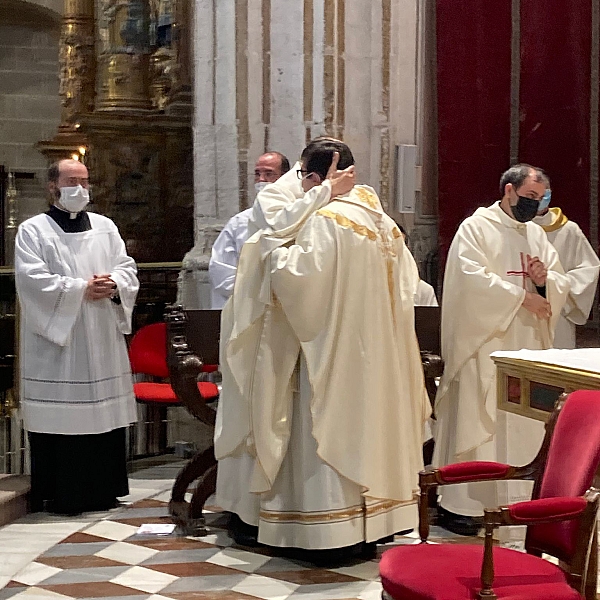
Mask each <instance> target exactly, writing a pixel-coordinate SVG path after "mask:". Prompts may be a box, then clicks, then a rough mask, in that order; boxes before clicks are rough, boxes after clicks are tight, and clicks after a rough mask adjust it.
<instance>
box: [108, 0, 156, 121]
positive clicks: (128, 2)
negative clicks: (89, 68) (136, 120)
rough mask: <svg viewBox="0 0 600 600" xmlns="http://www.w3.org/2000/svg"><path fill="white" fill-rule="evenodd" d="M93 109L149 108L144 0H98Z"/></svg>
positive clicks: (147, 9) (147, 16)
mask: <svg viewBox="0 0 600 600" xmlns="http://www.w3.org/2000/svg"><path fill="white" fill-rule="evenodd" d="M98 20H99V23H98V29H99V38H100V53H99V56H98V71H99V85H98V100H97V102H96V110H114V109H126V110H127V109H130V110H131V109H134V110H135V109H138V110H139V109H150V108H152V103H151V101H150V81H149V63H150V6H149V3H148V0H101V2H100V14H99V17H98Z"/></svg>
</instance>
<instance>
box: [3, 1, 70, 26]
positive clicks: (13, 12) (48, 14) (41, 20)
mask: <svg viewBox="0 0 600 600" xmlns="http://www.w3.org/2000/svg"><path fill="white" fill-rule="evenodd" d="M63 10H64V3H63V0H0V17H1V20H2V22H3V23H16V22H18V23H27V24H28V25H30V26H33V27H35V26H38V27H40V28H43V29H50V28H52V29H54V28H60V23H61V19H62V15H63Z"/></svg>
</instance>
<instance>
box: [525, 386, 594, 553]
mask: <svg viewBox="0 0 600 600" xmlns="http://www.w3.org/2000/svg"><path fill="white" fill-rule="evenodd" d="M599 464H600V392H597V391H589V390H581V391H577V392H573V393H571V394H570V395H569V397H568V398H567V400H566V402H565V404H564V406H563V408H562V410H561V411H560V414H559V416H558V420H557V422H556V426H555V429H554V433H553V435H552V439H551V441H550V448H549V450H548V458H547V460H546V467H545V469H544V474H543V476H542V481H541V485H540V492H539V498H556V497H560V496H571V497H574V496H583V494H585V492H586V491H587V490H588V489H589V488H590V487H591V486H592V484H593V482H594V476H595V475H596V471H597V470H598V465H599ZM578 528H579V521H577V520H574V521H566V522H563V523H550V524H546V525H535V526H530V527H529V528H528V530H527V539H526V543H525V545H526V547H527V548H528V549H530V548H535V549H536V550H541V551H542V552H547V553H549V554H552V555H553V556H556V557H557V558H559V559H561V560H565V561H568V560H570V559H571V558H572V557H573V554H574V552H575V548H576V541H577V540H576V538H577V535H578Z"/></svg>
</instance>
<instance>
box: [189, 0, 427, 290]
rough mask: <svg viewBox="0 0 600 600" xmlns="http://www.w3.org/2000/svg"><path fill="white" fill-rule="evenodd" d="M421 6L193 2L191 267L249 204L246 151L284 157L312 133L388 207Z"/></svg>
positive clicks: (409, 112) (404, 132) (406, 125)
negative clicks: (351, 161) (346, 148)
mask: <svg viewBox="0 0 600 600" xmlns="http://www.w3.org/2000/svg"><path fill="white" fill-rule="evenodd" d="M424 2H426V0H245V1H235V0H198V1H197V2H196V4H195V9H196V14H195V27H194V32H195V37H194V77H195V85H194V93H195V98H194V99H195V121H194V135H195V149H194V154H195V206H196V215H195V216H196V248H195V249H194V251H193V253H191V254H190V256H191V255H192V254H193V255H194V257H195V258H194V261H193V262H190V263H189V265H188V266H189V267H190V269H201V268H203V265H205V264H206V263H207V262H208V258H209V251H210V247H211V245H212V241H213V240H214V237H215V235H216V233H217V232H218V230H219V229H220V228H221V227H222V226H223V224H224V223H225V222H226V220H227V219H228V218H229V217H231V216H232V215H233V214H235V213H236V212H238V211H239V210H240V209H242V208H244V207H245V206H247V205H248V204H250V203H251V202H252V200H253V194H252V193H251V190H252V177H253V166H254V161H255V160H256V159H257V157H258V156H259V155H260V154H261V153H263V152H265V151H267V150H277V151H280V152H283V153H284V154H286V155H287V156H288V158H289V159H290V162H293V161H295V160H296V159H297V157H298V156H299V154H300V152H301V150H302V148H303V147H304V146H305V144H306V142H307V140H309V139H311V138H313V137H316V136H318V135H323V134H329V135H334V136H338V137H341V138H343V139H344V141H346V142H347V143H348V144H349V145H350V146H351V148H352V150H353V152H354V154H355V157H356V161H357V173H358V180H359V181H360V182H364V183H368V184H370V185H372V186H373V187H374V188H375V189H376V190H377V191H378V192H379V194H380V196H381V200H382V202H383V204H384V206H385V207H386V209H388V210H389V211H390V212H392V211H393V208H394V185H393V179H394V164H393V157H394V148H395V146H396V145H397V144H419V143H420V142H419V140H418V139H417V136H418V131H419V130H418V127H417V120H418V119H419V118H421V117H422V113H421V112H418V111H417V106H418V98H419V89H418V85H419V80H418V77H417V70H418V69H419V68H421V66H420V65H419V66H417V65H418V50H419V44H418V41H419V39H420V37H419V35H420V27H421V23H420V22H419V20H418V14H419V12H418V11H419V5H421V4H423V3H424ZM217 6H218V9H217ZM201 278H202V276H200V279H201Z"/></svg>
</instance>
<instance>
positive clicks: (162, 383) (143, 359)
mask: <svg viewBox="0 0 600 600" xmlns="http://www.w3.org/2000/svg"><path fill="white" fill-rule="evenodd" d="M129 361H130V363H131V371H132V373H133V374H134V375H140V374H141V375H144V376H146V377H148V378H150V379H152V381H139V382H137V383H134V384H133V391H134V393H135V399H136V400H137V401H138V402H140V403H142V404H146V405H148V406H150V407H152V408H151V410H152V411H153V412H158V413H159V417H158V418H159V419H160V421H161V422H163V423H164V422H165V421H166V409H167V408H168V407H170V406H181V405H182V400H181V399H180V398H179V397H178V396H177V394H176V393H175V390H174V389H173V387H172V386H171V384H170V383H169V382H168V378H169V367H168V363H167V326H166V324H165V323H152V324H151V325H145V326H144V327H142V328H141V329H139V330H138V331H137V333H136V334H135V335H134V336H133V338H132V340H131V343H130V345H129ZM197 385H198V391H199V392H200V396H201V398H202V400H203V401H204V402H210V401H212V400H216V399H217V398H218V397H219V390H218V388H217V386H216V385H215V384H214V383H211V382H207V381H200V382H198V384H197ZM149 420H150V422H154V421H155V420H156V419H153V418H152V417H151V418H150V419H149ZM163 429H164V428H163ZM159 437H160V438H163V441H162V442H159V444H158V446H159V449H164V448H163V447H164V446H165V445H166V443H165V440H164V438H165V437H166V430H164V431H163V432H162V434H160V436H159Z"/></svg>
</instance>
